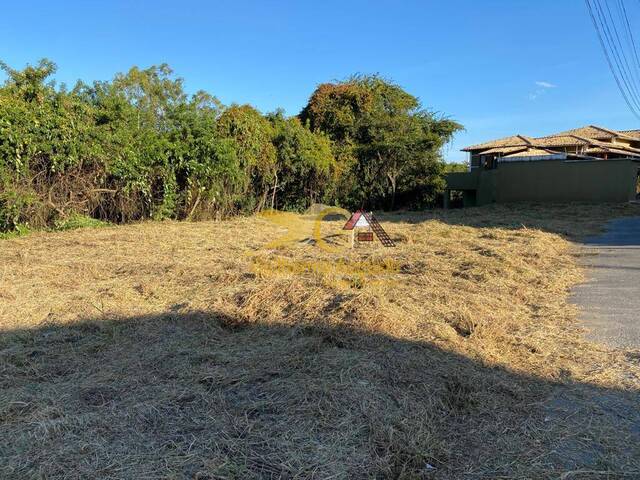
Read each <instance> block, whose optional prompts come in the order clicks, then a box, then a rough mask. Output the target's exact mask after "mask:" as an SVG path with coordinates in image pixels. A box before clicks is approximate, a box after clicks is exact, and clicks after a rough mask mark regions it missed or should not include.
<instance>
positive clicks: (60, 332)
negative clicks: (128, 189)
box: [0, 205, 640, 480]
mask: <svg viewBox="0 0 640 480" xmlns="http://www.w3.org/2000/svg"><path fill="white" fill-rule="evenodd" d="M629 214H640V207H634V206H607V207H594V206H588V205H583V206H579V205H578V206H554V207H546V206H536V205H529V206H518V207H511V208H507V207H488V208H477V209H468V210H456V211H446V212H445V211H440V212H429V213H420V214H417V213H399V214H394V215H381V216H380V220H381V222H382V224H383V226H384V227H385V229H386V230H387V231H388V232H389V234H390V236H391V237H392V238H393V239H394V240H395V241H396V243H397V246H396V248H391V249H388V248H384V247H382V246H380V245H379V244H378V245H377V246H366V247H364V248H358V249H355V250H351V249H349V248H347V245H348V242H347V239H346V237H344V236H342V235H340V233H341V232H340V227H341V226H342V223H343V221H332V222H323V224H322V230H321V235H322V238H323V239H324V241H326V244H325V246H328V247H330V248H328V249H327V248H325V249H323V248H319V245H318V244H317V242H314V240H313V235H312V230H313V222H312V221H311V220H310V219H309V218H307V217H298V218H297V219H294V220H293V221H294V223H295V225H296V227H295V228H293V229H292V232H291V235H290V236H289V237H290V239H291V240H292V241H291V242H290V243H288V244H284V245H273V244H270V242H271V241H273V240H275V239H277V238H279V237H281V236H282V235H284V234H285V230H284V229H283V228H282V227H281V226H278V225H277V224H276V223H274V222H272V221H269V219H265V218H260V217H254V218H237V219H233V220H228V221H223V222H200V223H186V222H185V223H177V222H162V223H158V222H149V223H143V224H138V225H128V226H114V227H106V228H94V229H80V230H73V231H66V232H57V233H34V234H31V235H28V236H25V237H21V238H15V239H10V240H3V241H0V260H1V263H0V329H1V330H0V383H1V385H0V477H1V478H7V479H9V478H15V479H27V478H47V479H80V478H105V479H125V478H126V479H157V478H163V479H164V478H167V479H200V480H204V479H263V478H268V479H271V478H273V479H276V478H291V479H293V478H296V479H298V478H299V479H302V478H305V479H306V478H314V479H347V478H399V479H400V478H402V479H410V478H411V479H413V478H416V479H418V478H426V479H432V478H434V479H498V478H500V479H516V478H517V479H525V478H530V479H542V478H554V479H559V478H561V479H564V480H568V479H586V478H598V479H600V478H640V447H639V445H640V424H637V423H634V421H635V420H633V419H631V418H630V415H632V414H631V413H629V412H630V409H629V408H628V406H629V405H634V404H635V405H637V402H638V399H639V395H638V392H639V391H640V364H639V362H638V358H640V356H637V355H634V354H633V352H619V351H612V350H607V349H606V348H604V347H602V346H598V345H594V344H590V343H588V342H586V341H585V340H583V338H582V336H581V331H580V328H579V326H578V325H577V323H576V312H575V309H574V308H573V307H572V306H571V305H570V304H569V303H568V291H569V288H570V287H571V286H572V285H574V284H575V283H577V282H579V281H581V279H582V278H583V272H581V271H580V269H579V267H578V263H577V256H578V255H580V252H579V250H578V249H577V248H576V247H575V246H574V245H573V244H572V243H571V242H570V240H571V239H572V238H577V237H580V236H581V235H586V234H588V233H593V232H595V231H597V230H598V228H599V227H600V226H601V224H602V223H603V222H604V221H605V220H607V219H609V218H612V217H615V216H622V215H629ZM287 218H288V219H289V220H291V218H292V217H287ZM634 402H635V403H634Z"/></svg>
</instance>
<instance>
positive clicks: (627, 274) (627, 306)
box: [573, 217, 640, 348]
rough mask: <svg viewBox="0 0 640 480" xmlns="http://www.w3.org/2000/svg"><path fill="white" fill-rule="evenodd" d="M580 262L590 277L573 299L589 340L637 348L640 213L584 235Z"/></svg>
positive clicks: (639, 328)
mask: <svg viewBox="0 0 640 480" xmlns="http://www.w3.org/2000/svg"><path fill="white" fill-rule="evenodd" d="M584 254H585V256H584V257H582V258H583V263H584V265H585V266H586V267H588V269H589V270H588V272H587V275H588V277H589V280H588V281H587V282H586V283H584V284H582V285H579V286H577V287H576V288H575V289H574V292H573V301H574V302H575V303H576V304H577V305H578V306H579V307H580V308H581V310H582V314H581V318H582V321H583V322H584V323H585V325H586V327H587V328H588V329H589V330H590V333H589V337H590V338H591V339H592V340H595V341H598V342H602V343H606V344H608V345H611V346H614V347H622V348H640V217H633V218H622V219H617V220H613V221H611V222H609V223H608V224H607V230H606V232H605V233H603V234H602V235H598V236H596V237H591V238H588V239H586V241H585V243H584Z"/></svg>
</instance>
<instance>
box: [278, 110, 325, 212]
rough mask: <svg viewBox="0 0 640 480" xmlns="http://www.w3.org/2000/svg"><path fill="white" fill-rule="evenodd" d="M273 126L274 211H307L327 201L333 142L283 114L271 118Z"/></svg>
mask: <svg viewBox="0 0 640 480" xmlns="http://www.w3.org/2000/svg"><path fill="white" fill-rule="evenodd" d="M267 118H268V119H269V121H270V122H271V124H272V126H273V132H274V133H273V144H274V146H275V148H276V157H277V165H276V172H275V182H274V186H273V189H272V194H271V208H279V209H284V210H303V209H305V208H307V207H308V206H309V205H310V204H311V203H313V202H317V201H319V200H321V199H323V197H324V195H325V193H326V191H327V189H328V188H329V185H330V182H331V172H332V169H333V167H334V164H335V159H334V157H333V153H332V151H331V141H330V140H329V139H328V137H326V136H325V135H323V134H316V133H313V132H311V131H310V130H309V129H308V128H306V127H304V126H303V125H302V123H301V122H300V120H299V119H298V118H296V117H293V118H285V116H284V114H283V112H282V111H281V110H279V111H276V112H274V113H272V114H269V115H268V116H267Z"/></svg>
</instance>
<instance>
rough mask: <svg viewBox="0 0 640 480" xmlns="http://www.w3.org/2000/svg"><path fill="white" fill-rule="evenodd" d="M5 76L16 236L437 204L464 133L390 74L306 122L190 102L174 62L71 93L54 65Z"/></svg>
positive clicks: (326, 94)
mask: <svg viewBox="0 0 640 480" xmlns="http://www.w3.org/2000/svg"><path fill="white" fill-rule="evenodd" d="M0 67H2V68H3V69H4V71H5V72H6V74H7V80H6V81H5V83H4V84H3V85H2V86H1V87H0V231H5V232H8V231H13V230H17V229H18V227H19V226H21V225H22V226H24V225H27V226H28V227H29V228H56V229H66V228H75V226H84V225H86V224H91V225H97V223H96V224H93V223H91V222H90V221H89V219H95V220H98V221H102V222H112V223H122V222H129V221H135V220H142V219H146V218H154V219H164V218H173V219H187V218H188V219H196V218H219V217H221V216H228V215H235V214H243V213H251V212H255V211H258V210H261V209H264V208H279V209H289V210H303V209H305V208H306V207H307V206H308V205H309V204H311V203H314V202H318V201H320V202H324V203H329V204H341V205H344V206H347V207H362V206H365V207H380V206H385V207H395V206H398V203H397V202H396V199H400V200H401V203H403V202H405V199H406V201H415V200H416V199H420V202H419V203H420V204H421V205H424V204H427V203H428V202H430V201H432V198H433V192H434V190H437V189H438V188H440V187H439V186H440V185H441V183H442V180H441V177H442V161H441V158H440V155H439V149H440V147H441V146H442V144H443V142H445V141H446V140H447V139H448V138H450V136H451V135H452V134H453V132H455V130H456V129H457V128H459V126H458V125H457V124H455V123H454V122H451V121H449V120H445V119H438V118H435V116H434V115H432V114H430V113H428V112H426V111H424V110H422V109H421V107H420V104H419V103H418V101H417V99H415V97H412V96H411V95H409V94H408V93H406V92H404V91H403V90H402V89H400V88H399V87H397V86H396V85H393V84H391V83H389V82H385V81H383V80H381V79H380V78H378V77H357V78H353V79H350V80H348V81H346V82H342V83H339V84H335V85H332V84H327V85H322V86H320V87H319V88H318V90H316V92H314V94H313V95H312V97H311V99H310V101H309V105H308V106H307V107H306V108H305V109H304V111H303V112H302V114H301V115H300V117H299V118H298V117H292V118H287V117H285V116H284V114H283V113H282V112H281V111H277V112H275V113H272V114H268V115H263V114H261V113H260V112H259V111H258V110H256V109H255V108H253V107H251V106H250V105H231V106H224V105H222V104H221V103H220V102H219V101H218V100H217V99H216V98H215V97H213V96H211V95H209V94H207V93H206V92H197V93H196V94H194V95H191V96H189V95H187V94H186V93H185V91H184V88H183V82H182V79H180V78H176V77H175V76H174V74H173V72H172V71H171V69H170V68H169V67H168V66H167V65H160V66H154V67H151V68H148V69H144V70H142V69H139V68H137V67H134V68H132V69H130V70H129V71H128V72H126V73H120V74H117V75H115V77H114V78H113V80H111V81H105V82H94V83H93V84H91V85H89V84H85V83H82V82H78V84H77V85H76V86H75V87H74V88H73V89H71V90H67V89H65V88H58V87H56V86H55V84H54V83H53V82H50V81H49V79H50V78H51V75H52V74H53V73H54V72H55V70H56V66H55V64H53V63H52V62H50V61H48V60H41V61H40V62H39V63H38V64H37V65H34V66H27V67H26V68H25V69H23V70H14V69H12V68H10V67H8V66H7V65H6V64H3V63H1V62H0ZM406 204H408V203H405V205H406ZM400 206H402V205H400ZM20 228H23V227H20Z"/></svg>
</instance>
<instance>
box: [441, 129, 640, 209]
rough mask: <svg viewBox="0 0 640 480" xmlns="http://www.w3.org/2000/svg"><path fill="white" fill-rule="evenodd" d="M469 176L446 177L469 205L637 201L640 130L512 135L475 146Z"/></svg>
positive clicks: (448, 193) (468, 149) (449, 187)
mask: <svg viewBox="0 0 640 480" xmlns="http://www.w3.org/2000/svg"><path fill="white" fill-rule="evenodd" d="M462 151H464V152H468V153H469V172H467V173H451V174H448V175H447V178H446V180H447V188H446V191H445V206H447V205H449V204H450V199H451V196H452V194H454V195H456V192H457V195H456V196H457V198H460V197H461V198H463V199H464V201H463V203H464V204H465V205H483V204H486V203H493V202H511V201H561V202H565V201H593V202H620V201H629V200H635V199H636V195H637V194H638V168H639V166H640V130H611V129H608V128H604V127H600V126H596V125H588V126H585V127H581V128H575V129H572V130H567V131H563V132H558V133H555V134H551V135H546V136H544V137H529V136H525V135H513V136H510V137H505V138H500V139H497V140H492V141H489V142H484V143H480V144H477V145H471V146H469V147H466V148H463V149H462Z"/></svg>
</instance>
